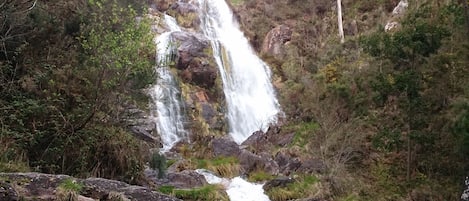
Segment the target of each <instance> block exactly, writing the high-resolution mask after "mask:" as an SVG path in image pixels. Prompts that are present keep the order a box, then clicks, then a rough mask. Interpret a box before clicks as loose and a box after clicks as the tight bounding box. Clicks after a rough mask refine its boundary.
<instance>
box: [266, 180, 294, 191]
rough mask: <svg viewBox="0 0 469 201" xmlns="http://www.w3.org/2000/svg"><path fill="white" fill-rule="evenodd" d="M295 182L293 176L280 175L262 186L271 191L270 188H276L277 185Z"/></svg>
mask: <svg viewBox="0 0 469 201" xmlns="http://www.w3.org/2000/svg"><path fill="white" fill-rule="evenodd" d="M293 182H295V179H293V178H290V177H279V178H275V179H272V180H270V181H268V182H267V183H265V184H264V186H263V187H262V188H263V189H264V190H265V191H269V190H271V189H272V188H275V187H279V188H283V187H286V186H287V185H288V184H291V183H293Z"/></svg>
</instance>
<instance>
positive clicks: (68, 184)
mask: <svg viewBox="0 0 469 201" xmlns="http://www.w3.org/2000/svg"><path fill="white" fill-rule="evenodd" d="M83 186H84V185H83V184H81V183H77V181H76V180H74V179H65V180H63V181H62V182H61V183H60V184H59V188H62V189H64V190H67V191H74V192H77V193H79V192H81V191H82V189H83Z"/></svg>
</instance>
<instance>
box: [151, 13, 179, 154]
mask: <svg viewBox="0 0 469 201" xmlns="http://www.w3.org/2000/svg"><path fill="white" fill-rule="evenodd" d="M164 21H165V23H166V25H167V26H168V28H169V31H168V32H165V33H163V34H161V35H160V36H158V37H157V38H156V41H155V42H156V45H157V56H156V59H157V65H158V66H157V67H156V69H155V70H156V73H157V76H158V79H157V81H156V85H155V86H154V87H153V88H152V89H151V91H150V95H151V97H152V99H153V102H154V104H155V106H156V111H155V112H156V114H154V113H153V114H152V116H153V119H154V120H155V122H156V129H157V131H158V134H159V135H160V136H161V140H162V144H163V148H162V149H161V152H166V151H168V150H169V149H171V147H172V146H173V145H174V144H175V143H176V142H178V141H179V140H181V138H183V137H185V136H186V134H187V132H186V130H185V129H184V113H183V110H182V108H183V107H181V103H180V96H181V93H180V91H179V88H178V84H177V82H176V80H175V79H174V76H173V75H172V74H171V71H170V69H169V66H168V64H169V62H171V57H172V55H173V51H174V48H173V47H172V42H171V33H172V32H175V31H181V29H180V28H179V26H178V25H177V23H176V21H175V20H174V18H172V17H171V16H168V15H165V16H164Z"/></svg>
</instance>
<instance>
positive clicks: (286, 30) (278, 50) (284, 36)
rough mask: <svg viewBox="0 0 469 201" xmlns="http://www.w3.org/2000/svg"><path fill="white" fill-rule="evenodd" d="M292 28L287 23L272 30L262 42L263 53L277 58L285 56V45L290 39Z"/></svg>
mask: <svg viewBox="0 0 469 201" xmlns="http://www.w3.org/2000/svg"><path fill="white" fill-rule="evenodd" d="M291 37H292V30H291V29H290V27H288V26H286V25H279V26H277V27H275V28H274V29H272V30H270V31H269V33H267V35H266V36H265V38H264V42H263V43H262V48H261V53H263V54H270V55H272V56H274V57H275V58H277V59H282V58H283V57H284V54H285V53H284V49H285V48H284V45H285V43H286V42H288V41H290V40H291Z"/></svg>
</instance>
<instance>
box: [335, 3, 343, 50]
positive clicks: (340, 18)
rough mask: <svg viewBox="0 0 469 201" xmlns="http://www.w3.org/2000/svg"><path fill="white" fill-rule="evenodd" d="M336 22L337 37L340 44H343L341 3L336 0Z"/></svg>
mask: <svg viewBox="0 0 469 201" xmlns="http://www.w3.org/2000/svg"><path fill="white" fill-rule="evenodd" d="M337 21H338V25H339V36H340V43H344V42H345V39H344V27H343V22H342V1H341V0H337Z"/></svg>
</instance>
